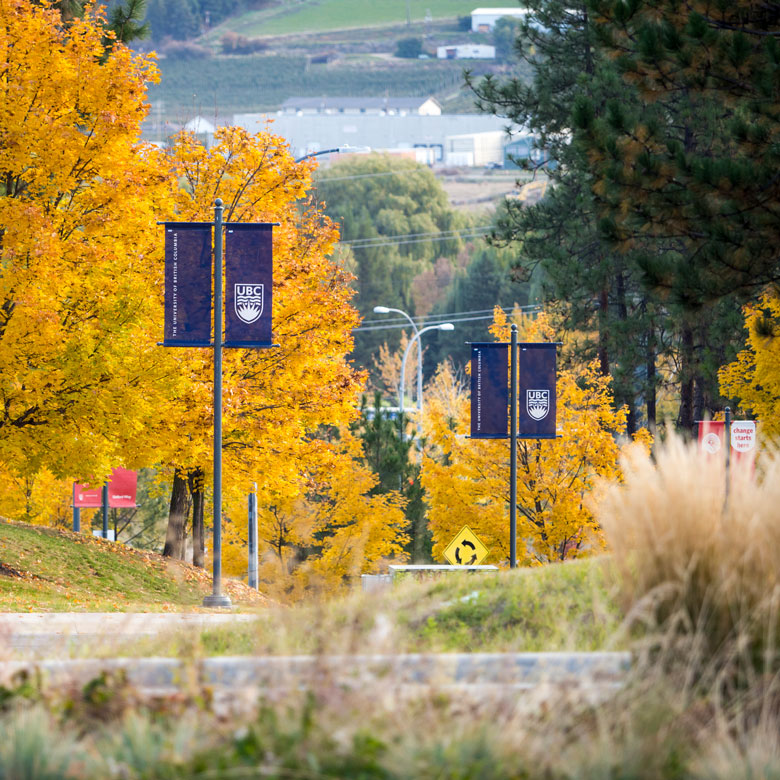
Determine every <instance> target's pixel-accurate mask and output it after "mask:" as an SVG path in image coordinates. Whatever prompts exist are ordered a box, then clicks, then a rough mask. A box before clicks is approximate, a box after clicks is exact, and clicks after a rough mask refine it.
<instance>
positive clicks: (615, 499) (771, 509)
mask: <svg viewBox="0 0 780 780" xmlns="http://www.w3.org/2000/svg"><path fill="white" fill-rule="evenodd" d="M623 472H624V475H625V478H624V481H623V483H622V484H616V485H612V486H611V487H609V488H608V489H606V490H605V492H604V494H603V495H602V496H601V498H600V500H599V504H598V507H597V510H596V512H597V516H598V519H599V520H600V522H601V524H602V526H603V528H604V531H605V534H606V537H607V541H608V546H609V547H610V548H611V550H612V552H613V555H614V561H615V566H616V571H617V572H618V580H619V592H620V596H621V598H622V600H623V607H624V609H626V610H627V615H628V623H630V624H632V625H633V626H634V627H635V626H636V625H637V624H640V625H641V626H642V627H643V629H644V630H645V632H646V633H644V638H645V640H646V645H645V647H646V648H648V649H649V650H650V651H651V652H650V654H649V655H648V656H647V657H648V658H649V659H652V660H653V661H654V662H655V663H658V662H659V661H661V662H662V664H663V665H664V666H668V665H669V664H672V665H675V664H676V665H677V666H678V668H680V666H681V665H684V666H685V668H686V669H687V674H688V678H689V679H690V680H691V681H695V682H696V684H701V683H705V684H713V683H719V684H718V685H717V686H716V687H718V688H719V689H720V690H722V691H723V690H730V691H732V692H733V691H734V690H735V687H734V686H735V685H736V687H737V688H739V689H740V690H743V691H744V690H745V688H746V686H748V687H752V686H753V685H754V684H755V683H756V682H757V680H758V679H759V678H760V679H762V680H763V683H762V684H763V685H766V683H767V681H768V680H769V679H770V675H772V674H773V673H775V672H777V671H778V667H779V666H780V665H779V664H778V653H777V641H776V638H777V629H778V602H779V600H780V566H778V550H780V455H778V452H777V451H775V450H772V451H769V452H768V453H766V455H765V456H764V457H763V458H762V462H761V470H760V472H759V473H755V474H754V472H753V471H752V469H750V468H738V469H732V473H731V478H730V480H729V491H728V495H727V494H726V493H727V492H726V474H725V466H724V463H723V461H722V460H721V459H714V458H708V457H706V456H704V455H702V454H701V453H700V452H699V451H698V450H697V449H696V447H695V446H694V445H691V444H686V443H684V442H683V440H682V439H681V438H679V437H677V436H671V437H670V438H669V439H668V440H667V441H666V442H665V443H664V444H663V445H661V446H659V447H658V449H657V451H656V453H655V456H654V458H652V457H650V456H648V455H647V454H645V453H643V452H641V451H639V450H634V451H632V452H631V454H630V455H629V456H628V457H627V458H625V460H624V463H623ZM723 684H725V685H726V687H725V688H724V687H723Z"/></svg>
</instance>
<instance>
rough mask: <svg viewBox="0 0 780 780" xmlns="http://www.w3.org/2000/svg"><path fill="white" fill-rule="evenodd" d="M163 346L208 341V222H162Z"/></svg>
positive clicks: (209, 283)
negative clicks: (163, 252) (163, 233)
mask: <svg viewBox="0 0 780 780" xmlns="http://www.w3.org/2000/svg"><path fill="white" fill-rule="evenodd" d="M163 344H164V346H166V347H207V346H209V345H210V344H211V225H210V224H208V223H207V224H198V223H192V222H166V223H165V330H164V336H163Z"/></svg>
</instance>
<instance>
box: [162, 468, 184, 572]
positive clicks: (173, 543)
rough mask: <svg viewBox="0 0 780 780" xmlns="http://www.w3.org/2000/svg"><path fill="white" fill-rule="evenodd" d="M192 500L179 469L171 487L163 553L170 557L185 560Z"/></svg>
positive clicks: (175, 473)
mask: <svg viewBox="0 0 780 780" xmlns="http://www.w3.org/2000/svg"><path fill="white" fill-rule="evenodd" d="M189 509H190V500H189V493H188V490H187V480H186V479H185V478H184V476H183V475H182V473H181V471H180V470H179V469H176V470H175V471H174V472H173V488H172V489H171V506H170V510H169V511H168V530H167V531H166V533H165V547H163V555H165V556H167V557H168V558H176V559H177V560H180V561H183V560H184V547H185V542H186V540H187V515H188V514H189Z"/></svg>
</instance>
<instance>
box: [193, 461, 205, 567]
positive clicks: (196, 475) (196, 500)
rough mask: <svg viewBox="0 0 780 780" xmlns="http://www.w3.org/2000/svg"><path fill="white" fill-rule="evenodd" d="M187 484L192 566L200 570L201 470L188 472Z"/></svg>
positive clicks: (202, 538)
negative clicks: (190, 509) (190, 514)
mask: <svg viewBox="0 0 780 780" xmlns="http://www.w3.org/2000/svg"><path fill="white" fill-rule="evenodd" d="M189 484H190V495H191V496H192V565H193V566H199V567H200V568H201V569H202V568H203V567H204V566H205V558H206V532H205V526H204V522H203V510H204V504H205V494H204V488H205V474H204V473H203V469H202V468H197V469H195V470H194V471H191V472H190V474H189Z"/></svg>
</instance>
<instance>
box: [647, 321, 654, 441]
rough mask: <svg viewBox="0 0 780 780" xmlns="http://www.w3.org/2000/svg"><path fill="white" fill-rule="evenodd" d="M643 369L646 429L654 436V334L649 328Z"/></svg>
mask: <svg viewBox="0 0 780 780" xmlns="http://www.w3.org/2000/svg"><path fill="white" fill-rule="evenodd" d="M645 367H646V373H647V388H646V390H645V399H646V401H645V403H646V405H647V427H648V429H649V430H650V433H652V434H653V436H655V426H656V379H655V377H656V368H655V332H654V330H653V328H652V327H651V328H650V330H648V331H647V351H646V352H645Z"/></svg>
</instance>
